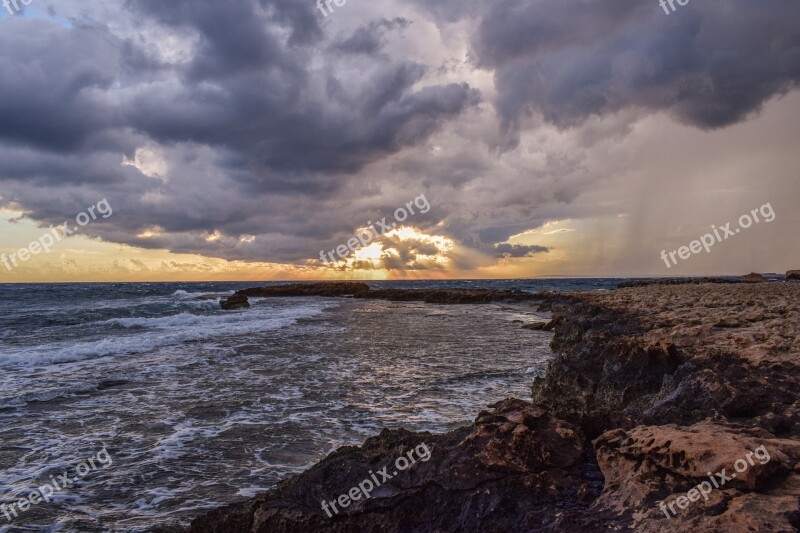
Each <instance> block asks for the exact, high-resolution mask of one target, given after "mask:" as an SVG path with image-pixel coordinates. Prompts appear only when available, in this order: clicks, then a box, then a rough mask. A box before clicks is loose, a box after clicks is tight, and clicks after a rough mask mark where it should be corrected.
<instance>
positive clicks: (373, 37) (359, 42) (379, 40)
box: [331, 17, 411, 56]
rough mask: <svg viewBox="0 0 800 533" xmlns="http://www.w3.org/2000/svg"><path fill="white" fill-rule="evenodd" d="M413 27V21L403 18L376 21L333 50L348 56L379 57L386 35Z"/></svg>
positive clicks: (358, 30) (333, 47)
mask: <svg viewBox="0 0 800 533" xmlns="http://www.w3.org/2000/svg"><path fill="white" fill-rule="evenodd" d="M410 25H411V21H409V20H407V19H404V18H402V17H397V18H395V19H392V20H388V19H381V20H375V21H372V22H370V23H369V24H367V25H366V26H362V27H361V28H358V29H357V30H356V31H355V32H353V34H352V35H350V36H349V37H347V38H345V39H339V40H337V41H336V42H335V43H333V46H332V47H331V50H333V51H335V52H344V53H346V54H366V55H371V56H374V55H377V54H378V53H380V52H381V50H382V49H383V46H384V44H385V42H386V39H385V37H384V36H385V34H386V33H387V32H389V31H391V30H396V29H405V28H407V27H409V26H410Z"/></svg>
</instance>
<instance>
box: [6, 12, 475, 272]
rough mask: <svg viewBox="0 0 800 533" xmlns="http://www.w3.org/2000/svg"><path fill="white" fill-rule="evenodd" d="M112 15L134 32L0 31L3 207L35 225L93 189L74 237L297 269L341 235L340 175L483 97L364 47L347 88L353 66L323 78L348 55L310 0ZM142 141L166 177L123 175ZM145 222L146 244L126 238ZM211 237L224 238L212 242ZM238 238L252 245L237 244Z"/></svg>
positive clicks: (363, 34)
mask: <svg viewBox="0 0 800 533" xmlns="http://www.w3.org/2000/svg"><path fill="white" fill-rule="evenodd" d="M123 6H124V7H123ZM59 9H62V10H69V3H67V4H66V5H61V6H59ZM60 16H61V20H63V19H64V18H65V16H63V15H60ZM117 16H118V17H120V19H119V20H116V21H115V23H116V26H117V27H119V26H120V25H124V24H125V23H130V24H134V25H135V26H136V28H137V29H136V31H135V32H134V33H131V32H128V33H125V34H114V33H113V32H112V31H111V30H110V29H109V28H110V26H107V25H105V24H103V23H99V22H96V21H95V22H93V23H90V22H88V21H83V22H81V23H77V22H75V21H73V22H72V24H71V25H67V24H60V23H55V22H51V21H48V20H46V19H41V18H39V19H25V18H23V17H13V18H11V19H7V20H4V21H3V22H2V26H3V27H2V31H1V32H0V67H2V70H3V72H4V75H3V76H2V78H0V157H1V158H2V171H0V183H1V184H2V187H0V194H2V198H0V205H6V206H13V207H15V208H16V209H21V210H23V211H24V212H26V213H27V214H28V215H29V216H30V217H31V218H33V219H34V220H37V221H39V222H42V223H45V224H47V223H60V222H61V221H62V220H63V217H64V216H67V215H69V214H71V215H73V216H74V213H77V212H80V211H81V210H83V209H85V208H86V207H87V206H88V205H92V204H93V203H94V202H96V201H98V200H99V199H100V198H102V197H108V199H109V201H110V202H111V203H112V205H114V206H115V208H116V213H117V216H115V217H114V218H113V219H109V220H108V221H104V223H103V224H102V225H96V226H94V227H91V228H87V232H91V233H93V234H95V235H100V236H103V237H104V238H106V239H108V240H111V241H114V242H123V243H129V244H134V245H137V246H142V247H147V248H158V247H164V248H167V249H170V250H174V251H182V252H199V253H209V254H213V255H218V256H221V257H229V258H242V259H268V260H274V261H298V260H302V259H303V258H304V257H307V256H308V253H309V250H313V249H314V248H315V247H316V246H317V245H318V241H319V240H321V239H326V238H329V237H330V236H331V235H334V234H336V233H337V232H343V231H352V224H353V219H354V217H350V216H346V215H343V216H341V217H339V218H338V219H335V220H331V217H330V214H327V215H326V213H325V211H320V210H319V209H318V208H319V206H320V205H321V204H323V203H326V202H327V203H329V204H330V211H328V213H331V212H335V211H336V210H337V209H340V208H341V204H342V200H341V199H337V198H336V195H337V191H338V193H339V194H343V193H342V192H341V190H342V188H343V187H347V183H348V181H349V180H351V179H355V173H357V172H358V171H360V170H361V169H363V168H364V167H365V166H366V165H369V164H370V163H373V162H375V161H379V160H381V159H382V158H385V157H386V156H388V155H391V154H393V153H396V152H398V151H400V150H402V149H404V148H406V147H413V146H415V145H416V144H419V143H421V142H424V141H425V139H426V138H427V137H429V136H430V135H431V134H432V133H434V132H435V131H437V130H438V129H439V128H440V127H441V126H442V125H444V124H445V123H446V122H447V121H448V120H451V119H453V118H455V117H457V116H458V115H460V114H461V113H462V112H463V111H465V110H466V109H468V108H470V107H472V106H474V105H476V104H477V103H478V102H479V100H480V95H479V93H478V92H477V91H476V90H474V89H472V88H470V87H469V86H468V85H467V84H466V83H450V84H443V85H436V84H422V83H421V82H422V78H423V76H424V75H425V73H426V71H427V66H426V65H422V64H420V63H417V62H414V61H407V60H404V59H389V58H387V57H386V56H384V55H383V54H381V53H380V50H379V48H380V46H377V47H372V48H370V47H369V46H367V47H366V48H363V47H362V49H361V50H360V56H361V57H362V58H363V60H364V62H362V63H361V64H360V65H359V67H358V69H359V70H358V73H359V77H360V80H359V82H358V83H353V82H352V80H351V79H350V78H351V76H350V74H351V70H352V68H354V67H351V66H349V65H342V66H343V69H342V70H340V69H337V68H336V65H337V61H338V60H339V59H340V58H343V57H346V55H347V54H343V53H341V52H339V53H333V52H332V51H331V46H330V43H329V42H328V43H326V42H323V41H324V39H325V36H324V34H323V31H322V29H321V27H320V25H319V20H320V18H319V17H318V13H317V12H316V10H315V8H314V5H313V3H302V2H296V1H294V0H270V1H256V0H235V1H226V2H205V1H200V0H176V1H173V2H169V3H162V2H156V1H153V0H129V1H127V2H124V3H123V4H120V9H119V12H118V13H117ZM67 18H68V17H67ZM132 21H135V22H132ZM121 23H122V24H121ZM409 24H410V22H409V21H408V20H405V19H402V18H396V19H393V20H385V19H383V20H377V21H375V22H373V23H370V24H368V25H367V26H366V27H364V28H362V31H356V33H355V34H353V35H352V36H351V39H349V40H347V41H345V42H344V43H341V44H342V46H345V47H348V46H349V47H351V49H352V50H355V48H357V47H358V43H357V41H358V39H362V44H364V43H365V42H366V41H368V40H369V39H370V38H372V39H374V40H375V41H374V44H376V45H379V44H380V43H381V42H382V39H383V36H384V35H385V34H386V32H389V31H395V30H401V29H403V28H406V27H408V25H409ZM165 35H170V36H175V37H176V38H177V39H178V40H179V41H181V40H182V41H183V46H185V47H186V50H187V51H188V53H187V54H186V55H185V57H181V58H179V59H176V58H175V57H171V58H167V56H163V55H162V54H160V53H159V50H161V51H166V52H171V50H170V48H171V47H172V46H174V44H175V43H166V42H163V41H159V40H158V36H165ZM323 55H328V56H329V60H326V61H323V62H321V63H318V64H317V66H316V67H313V68H312V63H314V60H315V58H320V59H321V58H323V57H322V56H323ZM378 56H380V57H378ZM336 88H338V89H339V90H335V89H336ZM332 89H334V90H332ZM143 146H155V147H156V148H159V149H160V153H161V155H162V156H163V157H164V158H166V163H167V164H168V165H169V166H170V167H171V168H170V171H169V179H168V181H161V180H159V179H156V178H154V177H151V176H147V175H144V174H143V173H142V172H140V171H139V170H137V169H136V168H135V167H132V166H122V165H121V163H122V160H123V158H126V159H128V160H131V159H133V158H134V156H135V155H136V150H137V148H141V147H143ZM362 190H364V188H362ZM98 194H99V195H100V197H97V198H96V196H97V195H98ZM150 228H157V229H158V231H157V232H156V234H155V236H152V237H138V236H137V235H139V234H140V233H142V232H143V231H145V230H148V231H149V229H150ZM214 231H219V232H220V235H221V238H216V239H209V238H208V237H209V235H211V233H212V232H214ZM243 235H261V236H262V237H260V238H259V239H257V240H256V241H255V242H253V243H252V244H249V245H247V246H245V245H242V244H241V243H240V242H239V237H240V236H243Z"/></svg>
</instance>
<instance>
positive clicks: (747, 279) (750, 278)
mask: <svg viewBox="0 0 800 533" xmlns="http://www.w3.org/2000/svg"><path fill="white" fill-rule="evenodd" d="M739 281H741V282H742V283H764V282H765V281H767V278H765V277H764V276H763V275H761V274H758V273H757V272H751V273H750V274H748V275H746V276H742V277H741V278H740V279H739Z"/></svg>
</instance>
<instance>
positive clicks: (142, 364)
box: [0, 279, 620, 533]
mask: <svg viewBox="0 0 800 533" xmlns="http://www.w3.org/2000/svg"><path fill="white" fill-rule="evenodd" d="M619 281H620V280H587V279H578V280H536V281H519V280H515V281H503V280H500V281H453V282H381V283H371V285H374V286H376V287H409V288H410V287H447V288H453V287H465V288H479V287H480V288H499V289H520V290H527V291H534V292H535V291H539V290H603V289H610V288H613V287H615V286H616V284H617V282H619ZM258 285H267V284H266V283H265V284H258V283H252V282H249V283H163V284H147V283H139V284H63V285H0V504H2V505H5V506H6V507H5V508H3V509H4V510H3V511H2V512H0V532H3V533H4V532H10V531H87V532H91V531H146V530H147V529H148V528H149V527H151V526H153V525H163V524H169V523H177V524H186V523H188V521H190V520H191V519H192V518H193V517H195V516H197V515H199V514H201V513H202V512H203V511H204V510H207V509H211V508H214V507H218V506H220V505H223V504H226V503H230V502H232V501H237V500H239V499H242V498H245V497H250V496H253V495H255V494H257V493H259V492H261V491H264V490H268V489H269V488H270V487H271V486H273V485H274V484H275V483H276V482H278V481H279V480H281V479H283V478H285V477H286V476H288V475H291V474H293V473H296V472H300V471H302V470H304V469H306V468H308V467H309V466H311V465H312V464H314V463H315V462H317V461H319V460H320V459H322V458H323V457H325V455H327V454H328V453H330V452H331V451H333V450H334V449H336V448H337V447H339V446H341V445H345V444H361V443H362V442H363V441H364V439H365V438H367V437H368V436H371V435H374V434H377V433H378V432H379V431H380V430H381V429H382V428H384V427H388V428H400V427H404V428H407V429H410V430H416V431H423V430H427V431H435V432H442V431H447V430H450V429H453V428H455V427H458V426H460V425H463V424H465V423H468V422H470V421H471V420H472V419H474V417H475V415H476V414H477V413H478V411H479V410H480V409H482V408H484V407H485V406H486V405H487V404H489V403H493V402H496V401H499V400H501V399H503V398H506V397H510V396H515V397H520V398H527V397H528V396H529V392H528V390H529V387H530V383H531V381H532V380H533V378H534V376H536V375H542V374H543V373H544V370H545V367H546V364H547V361H548V360H549V358H550V357H551V353H550V350H549V348H548V343H549V340H550V336H549V334H547V333H542V332H531V331H527V330H522V329H521V328H520V321H523V322H528V321H531V320H533V319H535V318H536V313H535V309H534V308H533V307H532V306H530V305H529V304H517V305H513V306H508V305H503V304H494V305H462V306H443V305H426V304H422V303H414V302H411V303H394V302H384V301H378V300H352V299H325V298H271V299H258V298H255V299H251V304H252V307H251V308H250V309H244V310H238V311H229V312H224V311H221V310H220V308H219V303H218V300H219V297H222V296H227V295H229V294H231V293H232V292H233V291H235V290H238V289H241V288H245V287H250V286H258ZM103 449H105V450H106V451H107V452H108V455H109V457H110V459H111V464H110V465H106V464H105V463H104V464H103V465H102V466H100V465H99V464H95V465H94V466H96V468H93V469H91V471H90V472H88V474H86V475H85V477H83V478H81V479H79V480H77V477H76V476H75V475H73V476H72V478H73V479H75V483H74V484H72V485H71V486H69V487H65V488H64V489H62V490H60V491H58V492H56V493H55V494H54V495H53V497H52V498H50V501H49V502H41V503H38V504H37V505H34V506H32V507H31V508H30V509H28V510H27V511H24V512H23V511H21V510H19V509H17V516H16V517H15V516H13V514H12V513H9V515H8V517H7V516H6V515H5V512H6V510H7V509H8V506H10V505H12V504H14V502H16V501H17V500H18V499H19V498H21V497H27V496H28V495H29V494H30V493H31V492H32V491H33V490H34V489H35V488H36V487H39V486H42V485H43V484H44V483H46V482H48V481H49V480H51V476H52V477H53V478H56V477H57V476H58V475H59V474H61V473H62V472H64V471H65V470H68V471H73V472H74V471H75V467H76V466H77V465H79V464H81V463H82V462H83V461H85V460H86V459H87V458H89V457H92V456H95V454H97V452H99V451H100V450H103ZM9 517H10V518H11V520H9V519H8V518H9Z"/></svg>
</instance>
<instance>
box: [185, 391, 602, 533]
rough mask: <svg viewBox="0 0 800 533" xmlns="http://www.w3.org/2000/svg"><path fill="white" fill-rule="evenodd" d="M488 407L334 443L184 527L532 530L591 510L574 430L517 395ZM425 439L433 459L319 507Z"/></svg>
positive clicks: (589, 483)
mask: <svg viewBox="0 0 800 533" xmlns="http://www.w3.org/2000/svg"><path fill="white" fill-rule="evenodd" d="M492 407H494V410H492V411H483V412H481V413H480V414H479V415H478V418H477V420H476V421H475V424H474V425H473V426H471V427H466V428H461V429H458V430H455V431H453V432H450V433H446V434H444V435H432V434H429V433H411V432H409V431H405V430H384V431H382V432H381V434H380V435H379V436H377V437H373V438H370V439H368V440H367V441H366V442H365V443H364V445H363V446H362V447H360V448H359V447H353V446H346V447H343V448H340V449H339V450H337V451H336V452H334V453H332V454H331V455H329V456H328V457H327V458H325V459H324V460H323V461H322V462H320V463H319V464H317V465H316V466H314V467H313V468H311V469H310V470H308V471H306V472H304V473H302V474H300V475H298V476H295V477H292V478H290V479H288V480H287V481H285V482H283V483H281V484H280V485H278V487H277V488H276V489H275V490H273V491H270V492H269V493H267V494H265V495H262V496H259V497H256V498H255V499H253V500H250V501H248V502H245V503H241V504H234V505H230V506H228V507H226V508H223V509H218V510H216V511H212V512H211V513H209V514H207V515H206V516H204V517H201V518H198V519H197V520H195V521H194V522H192V524H191V527H190V528H189V531H192V532H198V533H199V532H212V531H254V532H255V531H258V532H262V531H263V532H267V531H284V532H303V533H305V532H309V531H333V532H351V531H376V532H377V531H396V532H400V531H454V530H459V531H475V532H478V531H523V530H524V531H534V530H541V529H542V528H545V527H548V525H549V524H552V523H554V522H555V521H557V520H558V517H559V515H561V514H563V513H564V511H565V510H566V509H581V508H584V509H585V508H588V506H589V504H590V503H591V502H592V500H594V498H596V497H597V496H598V495H599V492H600V488H601V486H602V482H601V481H600V480H599V479H598V477H597V476H596V475H591V469H588V470H587V468H586V461H585V455H584V450H583V446H584V440H585V439H584V436H583V435H582V433H581V432H580V430H578V429H577V428H575V427H574V426H572V425H571V424H568V423H566V422H564V421H562V420H558V419H555V418H553V417H552V416H550V415H549V414H548V413H547V412H546V411H545V410H544V409H542V408H540V407H537V406H535V405H532V404H530V403H528V402H524V401H522V400H514V399H509V400H504V401H502V402H500V403H498V404H495V405H494V406H492ZM423 444H424V445H425V446H426V447H427V448H428V450H429V453H430V456H429V460H427V461H424V462H423V461H421V460H418V461H417V462H416V463H415V464H414V465H413V466H411V467H410V468H408V469H407V470H405V471H403V472H400V473H399V474H398V475H397V476H395V477H392V479H390V480H388V481H385V482H384V483H383V484H381V485H380V487H378V488H377V489H376V490H374V491H372V493H371V495H370V498H368V499H364V498H360V499H358V500H356V501H352V502H351V503H350V504H349V505H348V506H347V507H346V508H344V509H341V508H340V509H339V510H340V513H339V514H338V515H333V513H331V514H332V515H333V516H332V517H328V516H327V515H326V513H325V512H324V511H323V510H322V507H321V502H322V501H323V500H325V501H332V500H334V498H337V497H338V496H339V495H342V494H347V493H349V491H350V490H351V489H352V488H354V487H358V486H359V483H361V482H362V481H363V480H365V479H368V478H369V472H377V471H379V470H380V469H381V468H383V467H384V466H386V465H390V468H389V469H388V473H390V474H391V473H392V472H393V471H395V468H394V466H393V465H394V461H395V460H396V459H397V458H398V457H401V456H404V455H406V454H407V453H408V452H409V451H410V450H414V449H417V448H418V447H419V446H421V445H423ZM417 453H418V452H417ZM406 456H407V455H406ZM415 457H418V456H417V455H415ZM378 479H379V480H380V479H381V478H378ZM556 503H558V505H556Z"/></svg>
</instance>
